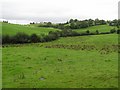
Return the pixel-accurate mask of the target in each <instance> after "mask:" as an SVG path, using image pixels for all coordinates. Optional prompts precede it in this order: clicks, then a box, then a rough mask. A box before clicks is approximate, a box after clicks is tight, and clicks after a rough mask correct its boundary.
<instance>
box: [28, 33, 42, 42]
mask: <svg viewBox="0 0 120 90" xmlns="http://www.w3.org/2000/svg"><path fill="white" fill-rule="evenodd" d="M30 42H32V43H37V42H40V37H39V36H37V35H36V34H32V35H31V36H30Z"/></svg>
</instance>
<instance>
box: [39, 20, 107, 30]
mask: <svg viewBox="0 0 120 90" xmlns="http://www.w3.org/2000/svg"><path fill="white" fill-rule="evenodd" d="M105 24H107V22H106V21H105V20H99V19H95V20H92V19H88V20H87V19H86V20H78V19H70V20H69V21H67V22H66V23H58V24H53V23H51V22H44V23H39V24H38V26H39V27H53V28H59V29H62V30H66V29H80V28H87V27H90V26H96V25H105Z"/></svg>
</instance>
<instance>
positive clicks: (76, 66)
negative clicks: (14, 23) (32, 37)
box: [3, 34, 118, 88]
mask: <svg viewBox="0 0 120 90" xmlns="http://www.w3.org/2000/svg"><path fill="white" fill-rule="evenodd" d="M117 38H118V37H117V35H116V34H113V35H98V36H97V35H96V36H85V37H67V38H61V39H59V40H56V41H53V42H48V43H38V44H24V45H9V46H8V47H4V48H3V88H8V87H9V88H12V87H15V88H22V87H23V88H24V87H27V88H33V87H35V88H115V87H118V52H117V50H118V48H117V46H116V45H118V42H117ZM71 45H73V46H71ZM76 45H77V46H76ZM86 45H87V46H86ZM91 45H92V46H91ZM78 46H79V47H78ZM91 48H92V49H91Z"/></svg>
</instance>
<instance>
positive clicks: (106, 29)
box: [75, 25, 116, 32]
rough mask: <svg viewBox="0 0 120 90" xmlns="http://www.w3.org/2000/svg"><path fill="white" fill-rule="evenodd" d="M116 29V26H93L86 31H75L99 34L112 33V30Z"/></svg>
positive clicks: (85, 29)
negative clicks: (97, 32)
mask: <svg viewBox="0 0 120 90" xmlns="http://www.w3.org/2000/svg"><path fill="white" fill-rule="evenodd" d="M113 28H116V27H114V26H109V25H98V26H92V27H88V28H84V29H75V31H77V32H86V31H87V30H89V31H90V32H96V30H98V31H99V32H110V30H111V29H113Z"/></svg>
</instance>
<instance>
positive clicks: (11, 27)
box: [2, 23, 59, 35]
mask: <svg viewBox="0 0 120 90" xmlns="http://www.w3.org/2000/svg"><path fill="white" fill-rule="evenodd" d="M56 30H59V29H54V28H44V27H34V26H30V25H24V26H23V25H18V24H8V23H2V34H3V35H6V34H8V35H15V34H16V33H18V32H24V33H26V34H29V35H31V34H33V33H35V34H37V35H41V34H48V32H49V31H56Z"/></svg>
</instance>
